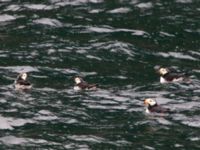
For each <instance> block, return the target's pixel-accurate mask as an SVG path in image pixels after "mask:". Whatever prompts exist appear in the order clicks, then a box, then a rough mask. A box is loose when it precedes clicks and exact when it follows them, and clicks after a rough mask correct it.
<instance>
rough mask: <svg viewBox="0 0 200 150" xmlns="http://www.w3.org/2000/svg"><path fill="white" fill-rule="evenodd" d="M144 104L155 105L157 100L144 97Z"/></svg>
mask: <svg viewBox="0 0 200 150" xmlns="http://www.w3.org/2000/svg"><path fill="white" fill-rule="evenodd" d="M144 104H145V105H146V106H156V105H157V102H156V100H154V99H151V98H146V99H145V100H144Z"/></svg>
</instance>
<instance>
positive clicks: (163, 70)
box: [158, 68, 169, 75]
mask: <svg viewBox="0 0 200 150" xmlns="http://www.w3.org/2000/svg"><path fill="white" fill-rule="evenodd" d="M158 72H159V74H161V75H165V74H167V73H168V72H169V70H168V69H167V68H160V69H159V71H158Z"/></svg>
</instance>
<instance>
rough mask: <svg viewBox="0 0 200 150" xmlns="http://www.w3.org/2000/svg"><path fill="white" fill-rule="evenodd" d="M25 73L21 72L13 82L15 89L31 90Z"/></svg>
mask: <svg viewBox="0 0 200 150" xmlns="http://www.w3.org/2000/svg"><path fill="white" fill-rule="evenodd" d="M27 77H28V75H27V73H25V72H23V73H20V74H19V75H18V76H17V79H16V80H15V82H14V86H15V89H19V90H29V89H31V88H32V85H31V83H30V82H29V81H27Z"/></svg>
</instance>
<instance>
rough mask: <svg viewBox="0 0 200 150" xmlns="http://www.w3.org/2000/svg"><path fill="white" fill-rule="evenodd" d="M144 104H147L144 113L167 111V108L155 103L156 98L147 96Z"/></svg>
mask: <svg viewBox="0 0 200 150" xmlns="http://www.w3.org/2000/svg"><path fill="white" fill-rule="evenodd" d="M144 104H145V105H146V106H147V108H146V113H169V112H170V109H169V108H163V107H161V106H160V105H158V104H157V102H156V100H154V99H151V98H147V99H145V100H144Z"/></svg>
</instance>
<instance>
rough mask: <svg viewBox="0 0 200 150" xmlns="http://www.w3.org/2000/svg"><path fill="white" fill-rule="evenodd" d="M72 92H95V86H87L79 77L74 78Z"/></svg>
mask: <svg viewBox="0 0 200 150" xmlns="http://www.w3.org/2000/svg"><path fill="white" fill-rule="evenodd" d="M74 82H75V85H74V90H75V91H80V90H97V84H89V83H87V82H86V81H84V80H83V79H82V78H81V77H75V78H74Z"/></svg>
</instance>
